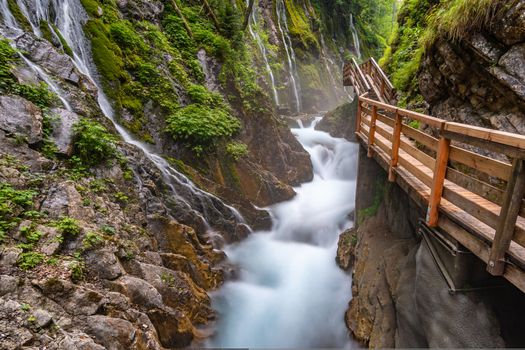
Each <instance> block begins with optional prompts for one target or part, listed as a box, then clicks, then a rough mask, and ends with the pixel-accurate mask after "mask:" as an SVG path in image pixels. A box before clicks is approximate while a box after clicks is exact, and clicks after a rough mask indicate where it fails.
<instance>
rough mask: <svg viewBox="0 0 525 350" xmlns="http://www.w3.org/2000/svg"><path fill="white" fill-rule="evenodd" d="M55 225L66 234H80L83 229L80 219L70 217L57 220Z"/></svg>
mask: <svg viewBox="0 0 525 350" xmlns="http://www.w3.org/2000/svg"><path fill="white" fill-rule="evenodd" d="M54 226H55V227H56V228H57V229H58V230H59V231H60V233H61V234H63V235H65V236H78V235H79V234H80V232H81V230H82V229H81V228H80V225H79V223H78V221H77V220H75V219H73V218H69V217H64V218H62V219H60V220H58V221H56V222H55V223H54Z"/></svg>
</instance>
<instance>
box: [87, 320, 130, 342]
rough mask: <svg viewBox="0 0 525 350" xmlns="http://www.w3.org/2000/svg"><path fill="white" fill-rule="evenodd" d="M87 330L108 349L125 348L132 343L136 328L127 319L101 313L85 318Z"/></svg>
mask: <svg viewBox="0 0 525 350" xmlns="http://www.w3.org/2000/svg"><path fill="white" fill-rule="evenodd" d="M87 323H88V332H89V334H90V335H92V336H93V337H94V338H95V340H96V341H97V342H98V343H100V344H102V345H104V346H105V347H106V349H108V350H127V349H130V346H131V345H132V344H133V340H134V339H135V334H136V329H135V327H133V324H132V323H131V322H129V321H126V320H123V319H120V318H113V317H108V316H102V315H95V316H90V317H88V319H87Z"/></svg>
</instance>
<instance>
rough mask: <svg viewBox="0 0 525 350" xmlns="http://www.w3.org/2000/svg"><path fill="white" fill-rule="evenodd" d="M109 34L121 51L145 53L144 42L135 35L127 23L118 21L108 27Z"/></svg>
mask: <svg viewBox="0 0 525 350" xmlns="http://www.w3.org/2000/svg"><path fill="white" fill-rule="evenodd" d="M109 32H110V34H111V37H112V38H113V40H114V41H115V42H116V43H117V44H118V45H119V46H120V48H121V49H124V50H130V51H134V52H137V51H139V52H140V51H145V50H146V49H147V47H146V45H145V44H144V40H142V38H141V37H140V35H138V34H137V32H136V31H135V29H134V28H133V26H132V24H131V22H129V21H118V22H115V23H112V24H111V25H110V26H109Z"/></svg>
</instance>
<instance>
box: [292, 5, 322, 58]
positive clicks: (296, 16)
mask: <svg viewBox="0 0 525 350" xmlns="http://www.w3.org/2000/svg"><path fill="white" fill-rule="evenodd" d="M283 1H284V4H285V6H286V12H287V13H288V15H287V18H288V29H289V31H290V34H291V35H292V36H294V37H296V38H298V39H299V42H300V43H302V45H303V47H304V48H305V49H315V50H316V51H318V50H319V43H318V42H317V38H316V37H315V35H314V34H313V33H312V30H311V28H310V23H309V19H308V18H307V17H306V13H305V11H304V10H303V8H302V7H300V6H298V4H296V2H295V1H292V0H283Z"/></svg>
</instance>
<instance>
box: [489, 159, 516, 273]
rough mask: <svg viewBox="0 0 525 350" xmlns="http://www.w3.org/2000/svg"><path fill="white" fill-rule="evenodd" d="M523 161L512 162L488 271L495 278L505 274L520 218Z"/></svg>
mask: <svg viewBox="0 0 525 350" xmlns="http://www.w3.org/2000/svg"><path fill="white" fill-rule="evenodd" d="M524 162H525V161H524V160H522V159H518V158H516V159H514V161H513V162H512V177H511V178H510V179H509V181H508V183H507V190H506V191H505V196H504V197H503V204H502V206H501V212H500V215H499V221H498V225H497V226H496V235H495V236H494V241H493V242H492V248H491V250H490V255H489V262H488V265H487V271H488V272H489V273H490V274H492V275H494V276H501V275H503V273H504V272H505V252H506V251H507V250H508V249H509V247H510V242H511V241H512V237H513V236H514V229H515V227H516V220H517V218H518V215H519V212H520V208H521V202H522V200H523V194H524V192H525V164H524Z"/></svg>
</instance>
